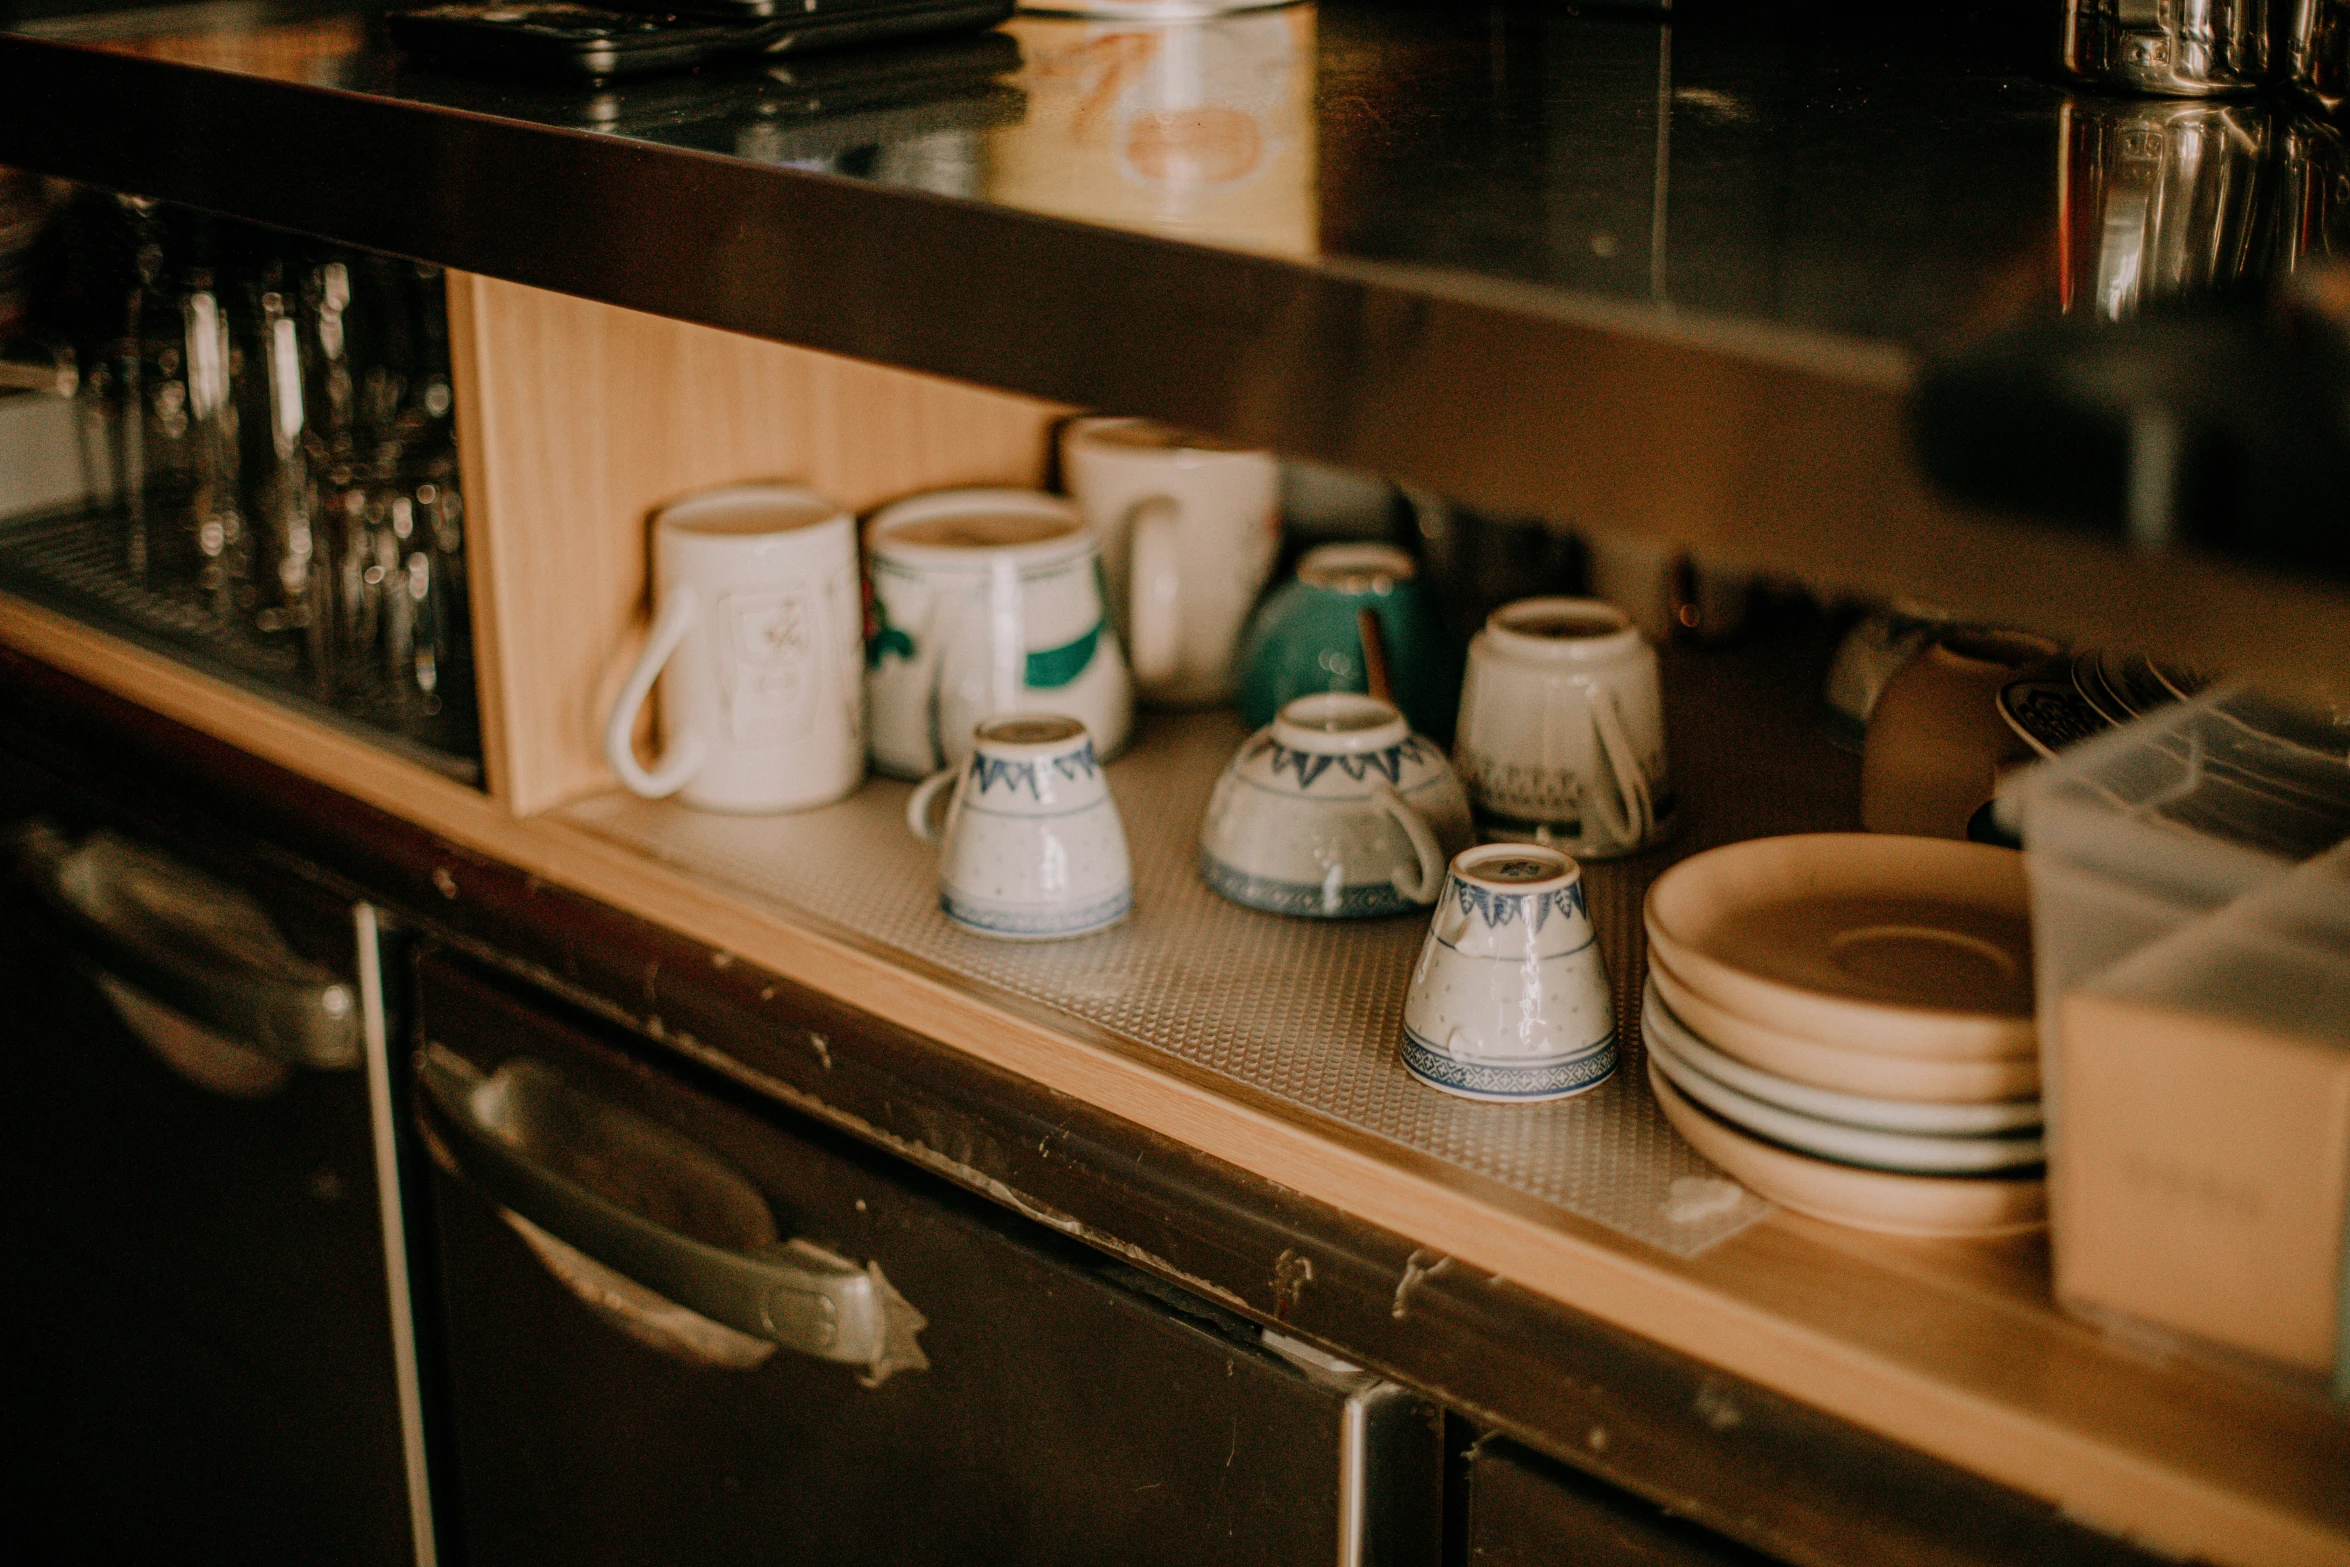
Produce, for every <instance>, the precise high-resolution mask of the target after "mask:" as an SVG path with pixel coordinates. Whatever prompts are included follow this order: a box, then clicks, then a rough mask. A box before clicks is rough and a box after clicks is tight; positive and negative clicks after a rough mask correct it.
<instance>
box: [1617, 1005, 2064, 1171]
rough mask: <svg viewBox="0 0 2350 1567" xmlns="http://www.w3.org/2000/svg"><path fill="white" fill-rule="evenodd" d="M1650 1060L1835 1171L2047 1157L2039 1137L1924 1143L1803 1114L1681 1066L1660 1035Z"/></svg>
mask: <svg viewBox="0 0 2350 1567" xmlns="http://www.w3.org/2000/svg"><path fill="white" fill-rule="evenodd" d="M1648 1059H1649V1064H1650V1065H1651V1066H1653V1067H1655V1068H1656V1069H1657V1070H1658V1071H1660V1072H1662V1073H1664V1074H1665V1076H1666V1077H1667V1078H1669V1079H1670V1080H1671V1081H1672V1084H1673V1086H1674V1087H1675V1088H1678V1089H1679V1090H1681V1092H1682V1093H1683V1094H1685V1095H1687V1096H1688V1097H1689V1098H1690V1099H1692V1100H1695V1101H1696V1102H1697V1103H1698V1104H1701V1105H1703V1106H1704V1107H1705V1108H1706V1109H1708V1110H1711V1111H1712V1112H1713V1113H1714V1114H1715V1115H1717V1116H1720V1117H1721V1118H1722V1119H1723V1120H1725V1121H1728V1122H1729V1123H1730V1124H1731V1125H1733V1126H1736V1127H1738V1128H1739V1129H1740V1130H1742V1131H1748V1132H1752V1133H1755V1134H1756V1135H1758V1136H1761V1137H1767V1138H1769V1139H1770V1140H1771V1141H1772V1142H1775V1143H1780V1144H1783V1145H1784V1146H1786V1147H1789V1148H1793V1149H1795V1150H1796V1151H1797V1152H1799V1153H1807V1154H1811V1155H1813V1156H1815V1157H1817V1158H1821V1159H1833V1160H1834V1161H1836V1163H1838V1164H1856V1165H1863V1166H1866V1167H1867V1168H1869V1169H1872V1170H1890V1171H1894V1172H1896V1173H1898V1174H1902V1175H1989V1174H1992V1173H1995V1172H1997V1171H2001V1170H2018V1169H2024V1168H2028V1167H2031V1166H2035V1165H2039V1164H2042V1163H2044V1162H2045V1161H2046V1159H2047V1157H2048V1155H2047V1150H2046V1149H2045V1148H2044V1147H2043V1146H2042V1144H2041V1140H2040V1138H2039V1136H2038V1134H2037V1133H2036V1132H2019V1133H2016V1134H2014V1135H2012V1136H2007V1137H1921V1136H1918V1135H1916V1134H1914V1133H1910V1132H1879V1131H1871V1130H1870V1129H1868V1128H1867V1127H1861V1126H1847V1125H1845V1124H1844V1123H1843V1122H1841V1121H1823V1120H1821V1119H1819V1118H1818V1117H1817V1116H1809V1115H1798V1114H1797V1113H1796V1112H1794V1111H1793V1110H1787V1109H1782V1108H1781V1107H1779V1106H1778V1105H1774V1104H1769V1103H1766V1102H1765V1101H1763V1100H1760V1099H1757V1098H1755V1097H1754V1096H1753V1095H1752V1094H1748V1093H1742V1092H1740V1091H1739V1090H1738V1089H1735V1088H1733V1087H1731V1086H1730V1085H1729V1084H1727V1083H1724V1082H1722V1081H1720V1080H1719V1079H1716V1078H1712V1077H1708V1076H1706V1075H1705V1073H1703V1072H1701V1071H1699V1070H1698V1069H1697V1068H1696V1067H1694V1066H1692V1065H1691V1064H1690V1063H1689V1062H1688V1061H1686V1060H1684V1059H1682V1058H1681V1056H1680V1055H1679V1054H1678V1053H1677V1052H1676V1051H1674V1050H1673V1049H1672V1048H1671V1047H1670V1045H1669V1044H1668V1043H1667V1042H1666V1036H1664V1035H1662V1034H1659V1035H1657V1036H1656V1037H1654V1038H1652V1039H1650V1040H1649V1042H1648Z"/></svg>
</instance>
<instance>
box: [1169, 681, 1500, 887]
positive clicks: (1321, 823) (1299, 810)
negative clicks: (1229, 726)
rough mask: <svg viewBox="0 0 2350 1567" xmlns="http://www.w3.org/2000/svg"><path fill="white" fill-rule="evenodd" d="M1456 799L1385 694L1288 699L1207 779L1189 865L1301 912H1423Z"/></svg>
mask: <svg viewBox="0 0 2350 1567" xmlns="http://www.w3.org/2000/svg"><path fill="white" fill-rule="evenodd" d="M1472 835H1473V829H1472V828H1471V826H1470V822H1469V799H1468V796H1467V794H1466V793H1464V792H1463V791H1462V789H1461V783H1460V780H1459V779H1458V778H1456V777H1455V776H1454V775H1453V771H1452V766H1451V764H1450V763H1448V762H1447V761H1446V760H1445V757H1444V752H1443V751H1442V750H1441V749H1440V748H1439V747H1438V746H1437V745H1436V744H1435V742H1433V741H1431V740H1428V739H1426V738H1424V737H1422V736H1420V735H1416V734H1414V733H1412V731H1411V728H1410V726H1409V725H1407V724H1406V723H1405V722H1404V719H1403V715H1402V714H1401V713H1399V712H1397V711H1396V709H1395V707H1394V705H1393V704H1391V703H1387V702H1382V701H1380V700H1379V699H1377V698H1376V697H1368V696H1358V695H1354V694H1352V693H1348V692H1329V693H1326V694H1323V695H1320V696H1304V697H1299V698H1297V699H1296V700H1295V701H1293V702H1291V703H1290V704H1289V705H1288V706H1287V707H1284V708H1283V709H1282V710H1281V714H1280V716H1279V717H1277V718H1276V719H1274V721H1273V722H1272V723H1271V724H1269V725H1267V726H1266V727H1265V728H1263V729H1260V730H1258V731H1257V732H1256V733H1255V734H1253V735H1251V736H1249V738H1248V740H1247V742H1246V743H1245V744H1243V745H1242V746H1241V748H1240V750H1239V752H1238V754H1236V755H1235V756H1234V757H1233V758H1232V762H1231V764H1230V765H1229V766H1227V767H1226V768H1225V769H1224V775H1223V777H1221V778H1219V779H1218V780H1217V781H1216V791H1215V793H1214V794H1213V795H1212V796H1210V797H1209V800H1208V810H1207V815H1206V817H1205V818H1204V819H1203V820H1202V821H1201V824H1200V853H1199V868H1200V875H1201V877H1202V878H1203V879H1204V880H1205V881H1206V882H1207V884H1208V885H1209V886H1210V887H1212V888H1214V889H1215V890H1216V891H1217V892H1219V893H1222V894H1223V895H1224V896H1225V897H1227V898H1230V899H1231V900H1232V901H1233V902H1235V903H1243V904H1246V905H1248V906H1249V907H1250V908H1252V909H1263V910H1265V911H1266V912H1268V913H1272V914H1292V915H1298V916H1302V917H1304V918H1308V919H1364V918H1373V917H1377V916H1380V915H1388V914H1408V913H1414V912H1417V911H1419V910H1421V909H1425V908H1427V907H1428V905H1429V904H1431V903H1433V902H1434V901H1435V899H1436V894H1437V892H1438V890H1439V889H1440V888H1441V887H1442V885H1443V882H1444V868H1445V865H1446V864H1447V862H1449V861H1450V859H1451V858H1452V856H1453V855H1455V854H1457V853H1459V852H1460V851H1461V850H1463V849H1465V848H1467V847H1468V846H1469V844H1470V842H1471V840H1472Z"/></svg>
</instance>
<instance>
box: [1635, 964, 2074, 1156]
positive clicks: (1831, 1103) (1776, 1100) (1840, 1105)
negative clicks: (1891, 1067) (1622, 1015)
mask: <svg viewBox="0 0 2350 1567" xmlns="http://www.w3.org/2000/svg"><path fill="white" fill-rule="evenodd" d="M1640 1032H1641V1037H1642V1038H1644V1039H1646V1040H1647V1041H1648V1042H1649V1047H1650V1048H1651V1049H1654V1050H1657V1051H1659V1052H1661V1053H1664V1054H1668V1055H1671V1056H1672V1057H1674V1058H1675V1059H1676V1060H1679V1061H1684V1062H1687V1063H1688V1064H1689V1065H1690V1066H1692V1067H1694V1068H1696V1069H1697V1070H1698V1071H1700V1072H1703V1073H1704V1074H1705V1075H1706V1076H1707V1077H1710V1078H1712V1079H1713V1080H1714V1081H1715V1082H1717V1083H1723V1084H1727V1085H1728V1086H1729V1087H1731V1088H1735V1089H1737V1090H1738V1091H1740V1092H1741V1093H1745V1094H1750V1095H1752V1096H1753V1097H1754V1098H1756V1099H1759V1100H1761V1101H1763V1102H1764V1103H1765V1104H1770V1105H1776V1106H1777V1107H1778V1108H1780V1109H1782V1110H1786V1111H1789V1112H1791V1113H1793V1114H1796V1115H1806V1116H1811V1117H1814V1118H1815V1119H1818V1120H1822V1121H1835V1122H1838V1123H1840V1124H1842V1125H1845V1126H1855V1127H1861V1128H1863V1129H1865V1130H1868V1131H1874V1132H1899V1133H1907V1134H1909V1135H1912V1136H1917V1137H1988V1136H1994V1135H1996V1134H1999V1133H2002V1132H2016V1131H2022V1130H2025V1129H2028V1128H2033V1127H2037V1126H2038V1125H2039V1124H2040V1101H2039V1100H2037V1099H2010V1100H2006V1101H2002V1102H1995V1103H1990V1104H1930V1103H1929V1104H1921V1103H1919V1102H1918V1101H1916V1100H1913V1099H1872V1098H1869V1097H1868V1096H1866V1095H1863V1094H1851V1093H1844V1092H1841V1091H1839V1090H1836V1089H1832V1088H1821V1087H1818V1086H1816V1085H1814V1084H1811V1083H1799V1082H1793V1081H1790V1080H1789V1079H1787V1078H1784V1077H1778V1076H1775V1075H1773V1074H1772V1073H1769V1072H1765V1071H1762V1070H1760V1069H1759V1068H1757V1067H1752V1066H1749V1065H1747V1064H1746V1063H1745V1062H1743V1061H1741V1060H1739V1059H1738V1058H1737V1057H1736V1056H1733V1055H1727V1054H1725V1053H1723V1052H1722V1051H1719V1050H1716V1049H1714V1048H1713V1046H1711V1045H1709V1044H1707V1043H1706V1042H1705V1041H1704V1040H1703V1039H1701V1038H1699V1037H1698V1035H1697V1034H1696V1032H1695V1031H1693V1030H1692V1029H1691V1028H1690V1027H1689V1026H1688V1025H1687V1024H1686V1023H1685V1022H1683V1021H1682V1020H1681V1019H1680V1018H1677V1017H1675V1016H1674V1015H1673V1013H1672V1009H1671V1008H1669V1007H1667V1006H1666V1005H1665V1001H1664V998H1663V997H1662V996H1660V995H1658V994H1657V988H1656V983H1655V980H1654V978H1653V977H1652V978H1651V980H1650V982H1649V985H1648V988H1647V991H1646V993H1645V994H1644V995H1643V996H1642V997H1641V1000H1640ZM1823 1151H1825V1150H1823Z"/></svg>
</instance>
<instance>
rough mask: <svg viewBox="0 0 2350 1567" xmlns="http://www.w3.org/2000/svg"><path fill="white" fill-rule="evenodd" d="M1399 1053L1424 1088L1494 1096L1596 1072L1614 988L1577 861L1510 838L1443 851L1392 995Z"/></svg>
mask: <svg viewBox="0 0 2350 1567" xmlns="http://www.w3.org/2000/svg"><path fill="white" fill-rule="evenodd" d="M1403 1063H1404V1066H1405V1067H1406V1068H1407V1069H1408V1070H1409V1071H1410V1072H1411V1074H1412V1075H1413V1076H1414V1077H1416V1078H1418V1079H1419V1080H1420V1081H1421V1082H1423V1083H1426V1084H1427V1085H1428V1086H1429V1087H1431V1088H1441V1089H1443V1090H1444V1091H1445V1092H1446V1093H1448V1094H1459V1095H1461V1096H1463V1097H1464V1098H1469V1099H1486V1100H1496V1101H1502V1102H1516V1103H1523V1102H1528V1101H1534V1100H1543V1099H1564V1098H1566V1097H1567V1096H1568V1095H1570V1094H1579V1093H1582V1092H1583V1091H1584V1090H1586V1089H1589V1088H1596V1087H1598V1086H1599V1084H1601V1083H1602V1082H1605V1081H1606V1080H1607V1078H1608V1076H1609V1074H1611V1073H1613V1072H1614V1071H1615V1069H1616V1014H1615V998H1614V992H1613V991H1612V990H1611V989H1610V988H1609V985H1608V977H1607V965H1606V964H1605V963H1603V962H1602V961H1601V960H1600V953H1599V944H1598V939H1597V937H1596V935H1595V934H1594V932H1593V930H1592V928H1591V911H1590V908H1589V906H1588V904H1587V903H1586V902H1585V900H1584V894H1583V869H1582V867H1581V866H1579V865H1577V864H1576V863H1575V862H1574V861H1573V860H1570V859H1568V858H1567V857H1566V856H1565V855H1563V854H1561V853H1559V852H1558V851H1557V850H1556V849H1549V848H1543V847H1540V846H1538V845H1532V844H1515V843H1497V844H1489V845H1487V846H1486V847H1484V848H1480V849H1471V850H1469V851H1468V852H1467V853H1465V854H1463V855H1461V856H1460V857H1459V858H1457V859H1455V860H1454V861H1453V862H1452V869H1451V872H1450V874H1449V875H1448V876H1447V877H1446V879H1445V884H1444V893H1443V896H1442V897H1441V898H1440V899H1439V900H1438V902H1437V905H1436V912H1435V915H1434V917H1433V918H1431V919H1430V921H1429V924H1428V939H1427V941H1426V942H1425V943H1424V944H1423V945H1422V946H1421V948H1420V961H1419V965H1418V966H1417V967H1416V968H1414V969H1413V970H1412V984H1411V989H1410V990H1409V992H1407V993H1406V995H1405V998H1404V1011H1403Z"/></svg>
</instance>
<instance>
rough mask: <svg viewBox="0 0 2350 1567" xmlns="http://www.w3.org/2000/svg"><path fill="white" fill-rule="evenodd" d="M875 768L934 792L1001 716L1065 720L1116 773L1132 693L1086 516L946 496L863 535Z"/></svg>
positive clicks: (1060, 508) (981, 494)
mask: <svg viewBox="0 0 2350 1567" xmlns="http://www.w3.org/2000/svg"><path fill="white" fill-rule="evenodd" d="M865 555H866V572H867V577H868V580H869V581H870V582H871V584H872V588H873V595H872V602H871V605H870V609H869V613H870V614H871V615H872V617H873V620H872V624H871V625H870V626H869V627H868V634H867V638H866V646H865V660H866V674H865V691H866V697H867V702H868V705H869V707H870V709H871V713H872V734H873V765H874V766H875V767H876V768H878V769H879V770H880V771H882V772H885V773H888V774H891V775H892V776H894V777H898V778H925V777H928V776H929V775H930V774H931V773H933V772H935V771H936V770H938V769H939V768H940V767H944V766H949V765H952V764H954V763H957V762H960V761H962V760H963V759H964V758H965V757H967V756H969V755H970V754H971V729H972V726H973V725H974V724H976V723H978V722H979V720H981V719H983V718H986V717H988V716H989V715H991V714H994V713H1010V712H1052V713H1066V714H1068V715H1069V716H1070V717H1072V718H1074V719H1076V720H1077V721H1078V722H1080V723H1082V724H1084V725H1085V727H1086V729H1087V730H1088V731H1090V732H1091V733H1092V735H1093V739H1094V743H1095V744H1096V745H1097V746H1099V747H1100V750H1101V754H1102V756H1103V757H1104V758H1105V759H1106V758H1109V757H1112V756H1115V755H1117V754H1118V752H1119V751H1120V750H1121V749H1123V748H1124V746H1125V744H1126V735H1127V731H1128V729H1129V728H1130V727H1131V725H1132V723H1133V714H1134V690H1133V686H1132V684H1131V682H1130V681H1129V679H1128V677H1127V673H1126V660H1125V657H1124V656H1123V654H1122V653H1121V651H1120V648H1119V639H1118V633H1117V631H1116V629H1115V628H1114V627H1112V626H1111V625H1110V624H1109V622H1108V621H1107V619H1106V618H1105V616H1104V607H1105V606H1104V605H1103V602H1102V589H1101V575H1100V570H1099V559H1100V552H1099V547H1098V545H1097V543H1096V541H1095V538H1094V535H1093V531H1092V530H1091V529H1090V528H1088V527H1086V525H1085V523H1084V520H1083V519H1082V518H1081V517H1080V516H1079V515H1078V511H1077V507H1076V506H1075V505H1074V504H1073V503H1072V502H1070V501H1067V500H1064V499H1063V498H1062V497H1060V496H1058V495H1046V494H1044V493H1042V492H1041V491H1036V490H994V489H975V490H940V491H937V492H934V493H932V494H929V495H917V496H915V497H913V498H912V499H911V500H903V501H899V502H897V503H896V504H895V505H891V506H885V507H883V508H882V509H881V510H880V511H878V512H875V513H874V514H873V515H872V516H871V517H870V518H868V519H867V520H866V523H865Z"/></svg>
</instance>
